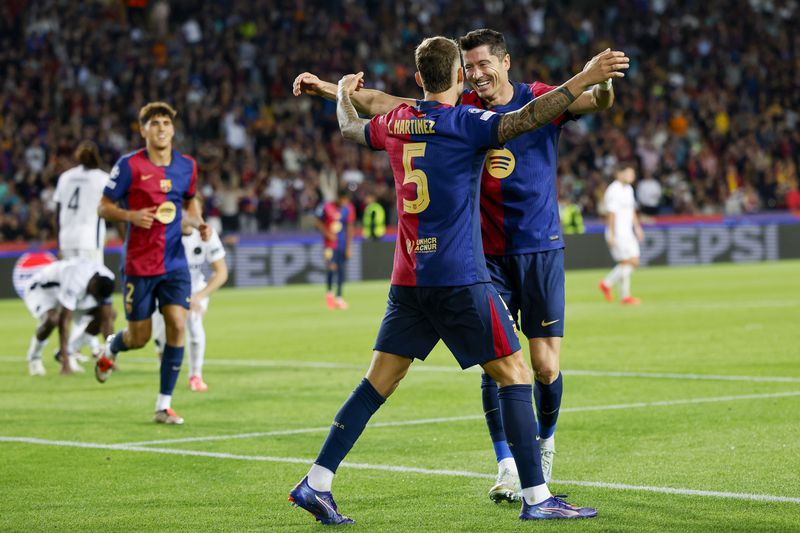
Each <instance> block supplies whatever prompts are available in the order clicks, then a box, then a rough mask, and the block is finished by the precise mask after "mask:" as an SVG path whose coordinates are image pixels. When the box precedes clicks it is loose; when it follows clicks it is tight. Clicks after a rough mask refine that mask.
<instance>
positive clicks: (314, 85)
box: [292, 72, 322, 96]
mask: <svg viewBox="0 0 800 533" xmlns="http://www.w3.org/2000/svg"><path fill="white" fill-rule="evenodd" d="M321 83H322V80H320V79H319V78H318V77H317V76H316V75H314V74H311V73H310V72H303V73H302V74H300V75H299V76H297V77H296V78H295V79H294V83H292V94H293V95H295V96H300V95H301V94H307V95H309V96H322V91H321V90H320V84H321Z"/></svg>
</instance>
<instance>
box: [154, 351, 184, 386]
mask: <svg viewBox="0 0 800 533" xmlns="http://www.w3.org/2000/svg"><path fill="white" fill-rule="evenodd" d="M181 363H183V346H181V347H180V348H178V347H177V346H170V345H169V344H166V345H165V346H164V355H163V356H162V357H161V388H160V389H159V392H160V393H161V394H165V395H167V396H172V391H174V390H175V384H176V383H177V382H178V374H180V373H181Z"/></svg>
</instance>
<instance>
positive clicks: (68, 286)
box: [29, 258, 114, 311]
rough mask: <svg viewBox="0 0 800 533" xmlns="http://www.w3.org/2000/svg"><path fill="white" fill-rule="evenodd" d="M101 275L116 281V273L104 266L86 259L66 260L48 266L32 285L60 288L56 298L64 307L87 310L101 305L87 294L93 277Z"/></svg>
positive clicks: (34, 278)
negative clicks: (87, 287) (87, 288)
mask: <svg viewBox="0 0 800 533" xmlns="http://www.w3.org/2000/svg"><path fill="white" fill-rule="evenodd" d="M97 273H100V275H101V276H103V277H106V278H111V279H114V273H113V272H111V271H110V270H109V269H108V268H106V267H105V266H103V265H98V264H97V263H95V262H94V261H89V260H86V259H78V258H76V259H65V260H63V261H56V262H55V263H52V264H50V265H47V266H46V267H44V268H43V269H42V270H40V271H39V272H37V273H36V275H35V276H33V278H31V284H30V285H29V286H33V284H34V283H37V284H39V286H40V287H45V288H47V287H48V286H49V287H50V288H56V287H57V288H58V291H57V293H56V298H57V299H58V303H60V304H61V306H62V307H64V308H66V309H69V310H71V311H76V310H81V311H84V310H87V309H92V308H94V307H97V306H98V305H99V304H98V302H97V300H95V298H94V296H91V295H89V294H86V286H87V285H89V280H90V279H92V276H94V275H95V274H97Z"/></svg>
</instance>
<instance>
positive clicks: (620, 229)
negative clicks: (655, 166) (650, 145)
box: [598, 163, 644, 305]
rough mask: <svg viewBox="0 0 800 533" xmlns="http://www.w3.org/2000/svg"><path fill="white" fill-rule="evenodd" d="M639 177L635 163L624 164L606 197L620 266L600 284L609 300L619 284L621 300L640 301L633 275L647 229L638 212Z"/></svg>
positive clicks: (611, 244)
mask: <svg viewBox="0 0 800 533" xmlns="http://www.w3.org/2000/svg"><path fill="white" fill-rule="evenodd" d="M635 180H636V173H635V171H634V169H633V165H631V164H630V163H626V164H621V165H620V166H619V167H618V168H617V170H616V172H615V179H614V181H613V182H612V183H611V184H610V185H609V186H608V188H607V189H606V192H605V196H604V202H605V206H606V243H607V244H608V249H609V251H610V252H611V257H612V258H613V259H614V261H616V263H617V265H616V266H615V267H614V268H613V269H612V270H611V272H609V273H608V275H607V276H606V277H605V279H603V281H601V282H600V284H599V285H598V286H599V287H600V290H601V291H603V295H604V296H605V298H606V300H608V301H609V302H611V301H613V300H614V295H613V294H612V292H611V289H612V287H614V285H616V284H619V293H620V297H621V300H620V301H621V302H622V303H623V304H625V305H637V304H639V303H640V300H639V299H638V298H634V297H633V296H631V274H632V273H633V270H634V269H635V268H637V267H638V266H639V242H640V241H641V240H643V239H644V231H642V226H641V224H640V223H639V217H638V216H637V215H636V199H635V198H634V195H633V186H632V185H633V182H634V181H635Z"/></svg>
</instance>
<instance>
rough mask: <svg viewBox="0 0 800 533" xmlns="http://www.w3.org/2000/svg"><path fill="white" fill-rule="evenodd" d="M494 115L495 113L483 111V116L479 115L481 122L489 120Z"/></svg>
mask: <svg viewBox="0 0 800 533" xmlns="http://www.w3.org/2000/svg"><path fill="white" fill-rule="evenodd" d="M496 114H497V113H495V112H494V111H484V112H483V114H482V115H481V120H489V119H490V118H492V117H493V116H494V115H496Z"/></svg>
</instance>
